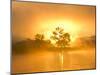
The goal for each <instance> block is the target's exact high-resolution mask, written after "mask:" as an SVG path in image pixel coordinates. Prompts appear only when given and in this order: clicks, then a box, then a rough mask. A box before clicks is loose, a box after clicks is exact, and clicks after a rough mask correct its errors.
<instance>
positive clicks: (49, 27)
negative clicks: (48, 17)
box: [41, 20, 80, 42]
mask: <svg viewBox="0 0 100 75" xmlns="http://www.w3.org/2000/svg"><path fill="white" fill-rule="evenodd" d="M41 24H42V25H41V26H42V28H43V30H44V32H43V33H44V35H45V38H46V39H50V36H51V35H52V32H53V31H54V30H55V28H56V27H61V28H63V29H64V32H67V33H69V34H70V36H71V42H74V41H75V40H76V38H77V36H78V35H77V34H78V32H79V30H80V27H78V25H77V24H76V23H75V22H73V21H66V20H54V21H47V22H46V21H45V22H42V23H41ZM52 41H53V40H52Z"/></svg>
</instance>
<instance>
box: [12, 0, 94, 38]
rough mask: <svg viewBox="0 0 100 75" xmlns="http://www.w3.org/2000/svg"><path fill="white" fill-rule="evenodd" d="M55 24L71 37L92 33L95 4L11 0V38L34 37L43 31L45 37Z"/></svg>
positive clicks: (49, 34) (49, 33) (48, 35)
mask: <svg viewBox="0 0 100 75" xmlns="http://www.w3.org/2000/svg"><path fill="white" fill-rule="evenodd" d="M57 26H60V27H63V28H64V30H65V31H66V32H69V33H70V34H71V36H72V37H73V38H76V37H82V36H91V35H95V6H80V5H68V4H47V3H34V2H15V1H14V2H12V32H13V37H14V38H19V39H23V38H34V35H35V34H37V33H43V34H45V38H46V39H48V38H49V37H50V36H51V34H52V31H53V30H54V29H55V28H56V27H57Z"/></svg>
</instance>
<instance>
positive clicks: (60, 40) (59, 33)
mask: <svg viewBox="0 0 100 75" xmlns="http://www.w3.org/2000/svg"><path fill="white" fill-rule="evenodd" d="M52 33H53V35H52V36H51V39H53V40H55V42H56V45H57V47H61V48H64V47H66V46H68V45H69V42H70V34H69V33H65V32H64V29H63V28H60V27H57V28H56V29H55V31H53V32H52Z"/></svg>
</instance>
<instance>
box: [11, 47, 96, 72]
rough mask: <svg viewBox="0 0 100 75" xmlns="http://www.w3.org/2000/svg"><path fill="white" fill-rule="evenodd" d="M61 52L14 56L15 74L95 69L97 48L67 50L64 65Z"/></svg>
mask: <svg viewBox="0 0 100 75" xmlns="http://www.w3.org/2000/svg"><path fill="white" fill-rule="evenodd" d="M59 53H61V51H59V50H54V51H53V50H40V51H38V50H37V51H35V52H34V51H33V52H32V51H31V52H30V53H27V54H22V55H14V56H13V58H12V59H13V60H12V72H13V73H28V72H48V71H63V70H80V69H95V48H82V49H79V50H78V49H77V50H76V49H73V50H71V49H69V50H67V49H65V50H63V54H62V55H63V63H62V60H61V59H60V58H61V56H60V55H59Z"/></svg>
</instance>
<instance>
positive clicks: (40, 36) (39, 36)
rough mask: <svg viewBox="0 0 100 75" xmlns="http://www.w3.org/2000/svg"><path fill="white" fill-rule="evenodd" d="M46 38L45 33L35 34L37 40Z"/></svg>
mask: <svg viewBox="0 0 100 75" xmlns="http://www.w3.org/2000/svg"><path fill="white" fill-rule="evenodd" d="M43 39H44V35H43V34H36V35H35V40H43Z"/></svg>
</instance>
